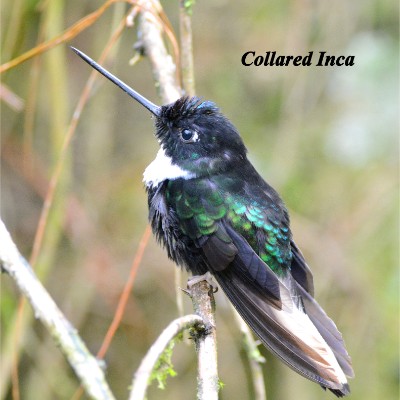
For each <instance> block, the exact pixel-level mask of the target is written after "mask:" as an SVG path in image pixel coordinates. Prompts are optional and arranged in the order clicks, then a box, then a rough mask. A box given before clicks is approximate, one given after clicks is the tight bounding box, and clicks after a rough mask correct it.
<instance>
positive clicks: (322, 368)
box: [214, 257, 353, 397]
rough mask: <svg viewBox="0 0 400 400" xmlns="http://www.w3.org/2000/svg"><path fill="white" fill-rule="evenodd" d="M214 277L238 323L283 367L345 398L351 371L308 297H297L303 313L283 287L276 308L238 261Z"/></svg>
mask: <svg viewBox="0 0 400 400" xmlns="http://www.w3.org/2000/svg"><path fill="white" fill-rule="evenodd" d="M264 268H265V264H264ZM214 275H215V277H216V279H217V281H218V283H219V285H220V286H221V288H222V289H223V291H224V292H225V293H226V295H227V296H228V298H229V299H230V301H231V302H232V304H233V305H234V307H235V308H236V310H237V311H238V312H239V314H240V315H241V316H242V318H243V319H244V320H245V321H246V322H247V324H248V325H249V326H250V327H251V328H252V329H253V331H254V332H255V333H256V335H257V336H258V337H259V338H260V340H261V341H262V342H263V344H264V345H265V346H266V347H267V348H269V349H270V350H271V351H272V352H273V353H274V354H275V355H276V356H278V357H279V358H280V359H281V360H282V361H283V362H284V363H286V364H287V365H288V366H289V367H291V368H292V369H293V370H295V371H296V372H298V373H299V374H301V375H303V376H304V377H306V378H308V379H310V380H312V381H314V382H317V383H319V384H320V385H321V386H322V387H323V388H327V389H329V390H331V391H332V392H333V393H334V394H335V395H337V396H338V397H342V396H345V395H347V394H348V393H349V392H350V389H349V386H348V383H347V379H346V376H345V374H348V375H350V376H352V375H353V371H352V369H351V364H350V359H349V357H348V355H347V352H346V350H345V349H344V345H343V342H342V339H341V335H340V333H339V332H338V331H337V329H336V327H335V325H334V324H333V322H332V321H331V320H330V319H329V318H328V317H327V316H326V314H325V313H324V311H323V310H322V309H321V307H320V306H319V305H318V303H316V302H315V300H314V299H313V298H312V297H311V296H310V295H309V294H308V293H306V292H305V291H304V293H305V294H304V293H302V292H297V293H299V294H300V296H301V297H303V296H304V300H305V301H304V308H305V309H303V307H302V306H301V304H302V302H301V301H299V298H297V299H296V296H293V288H289V289H290V290H289V289H288V288H287V286H285V285H284V284H282V290H281V303H282V304H281V307H279V306H277V305H276V304H274V303H271V301H270V298H269V296H266V295H265V292H264V291H263V290H262V289H261V288H260V285H259V284H258V282H256V281H254V280H253V279H249V276H248V274H246V267H245V266H244V265H243V260H241V259H240V257H236V258H235V260H234V261H233V262H232V263H231V264H230V265H229V267H228V268H226V269H225V270H223V271H218V272H215V273H214ZM293 285H294V286H296V283H295V282H294V281H293ZM295 292H296V290H295ZM299 305H300V306H299ZM307 313H310V317H309V316H308V315H307Z"/></svg>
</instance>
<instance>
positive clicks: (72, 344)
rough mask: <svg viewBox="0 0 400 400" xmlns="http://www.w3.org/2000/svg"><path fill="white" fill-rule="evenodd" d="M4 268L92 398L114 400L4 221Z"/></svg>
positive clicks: (0, 234)
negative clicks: (21, 252)
mask: <svg viewBox="0 0 400 400" xmlns="http://www.w3.org/2000/svg"><path fill="white" fill-rule="evenodd" d="M0 266H1V268H2V269H3V270H4V271H6V272H8V274H9V275H10V276H11V277H12V278H13V279H14V281H15V283H16V285H17V286H18V289H19V290H20V291H21V292H22V293H23V294H24V295H25V296H26V297H27V299H28V300H29V302H30V303H31V305H32V308H33V311H34V313H35V316H36V318H38V319H40V320H41V321H42V323H43V324H44V325H45V326H46V328H47V330H48V331H49V332H50V334H51V335H52V336H53V338H54V340H55V342H56V344H57V345H58V346H59V347H60V348H61V351H62V352H63V353H64V355H65V356H66V358H67V359H68V362H69V363H70V365H71V367H72V368H73V369H74V370H75V373H76V374H77V376H78V377H79V379H80V381H81V383H82V385H83V386H84V388H85V389H86V392H87V394H88V395H89V397H90V398H92V399H96V400H114V396H113V394H112V393H111V390H110V388H109V387H108V384H107V382H106V381H105V378H104V373H103V371H102V369H101V368H100V366H99V363H98V361H97V359H96V358H95V357H93V356H92V355H91V354H90V352H89V350H88V349H87V348H86V346H85V344H84V343H83V341H82V339H81V338H80V337H79V335H78V333H77V331H76V330H75V329H74V328H73V326H72V325H71V324H70V323H69V322H68V321H67V319H66V318H65V317H64V315H63V314H62V312H61V311H60V309H59V308H58V307H57V305H56V304H55V302H54V301H53V299H52V298H51V297H50V295H49V294H48V293H47V291H46V289H45V288H44V287H43V286H42V284H41V283H40V282H39V280H38V279H37V278H36V276H35V273H34V272H33V270H32V268H31V266H30V265H29V263H28V262H27V261H26V260H25V259H24V258H23V257H22V255H21V254H20V253H19V251H18V249H17V247H16V245H15V244H14V242H13V241H12V239H11V236H10V234H9V233H8V231H7V229H6V227H5V225H4V223H3V221H1V220H0Z"/></svg>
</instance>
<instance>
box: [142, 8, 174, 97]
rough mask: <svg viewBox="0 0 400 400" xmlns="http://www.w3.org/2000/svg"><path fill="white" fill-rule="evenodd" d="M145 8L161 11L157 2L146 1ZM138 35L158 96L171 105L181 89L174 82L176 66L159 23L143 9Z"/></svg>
mask: <svg viewBox="0 0 400 400" xmlns="http://www.w3.org/2000/svg"><path fill="white" fill-rule="evenodd" d="M146 8H147V9H153V10H154V11H158V12H159V11H160V10H162V8H161V5H160V3H159V2H158V1H157V0H148V1H147V2H146ZM139 35H140V38H141V40H142V42H143V47H144V49H145V54H146V56H147V57H148V58H149V60H150V63H151V69H152V71H153V77H154V80H155V85H156V88H157V90H158V94H159V96H160V97H161V100H162V102H163V104H167V103H172V102H173V101H175V100H177V99H178V98H179V97H181V88H180V87H179V85H178V82H177V80H176V65H175V64H174V61H173V59H172V57H171V55H170V54H169V53H168V51H167V49H166V47H165V44H164V40H163V37H162V26H161V25H160V22H159V21H158V20H157V19H156V18H155V17H154V15H153V13H151V12H150V11H146V9H145V8H144V9H143V11H142V12H141V13H140V16H139Z"/></svg>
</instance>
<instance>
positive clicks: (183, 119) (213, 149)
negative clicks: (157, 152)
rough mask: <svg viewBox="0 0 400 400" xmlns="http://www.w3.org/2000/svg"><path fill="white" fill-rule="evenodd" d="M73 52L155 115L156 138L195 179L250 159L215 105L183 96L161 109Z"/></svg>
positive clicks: (240, 140)
mask: <svg viewBox="0 0 400 400" xmlns="http://www.w3.org/2000/svg"><path fill="white" fill-rule="evenodd" d="M72 49H73V50H74V51H75V52H76V53H77V54H78V55H79V56H80V57H81V58H82V59H83V60H85V61H86V62H87V63H88V64H89V65H91V66H92V67H93V68H94V69H96V70H97V71H99V72H100V73H101V74H103V75H104V76H105V77H106V78H108V79H109V80H111V81H112V82H113V83H114V84H116V85H117V86H118V87H120V88H121V89H122V90H124V91H125V92H126V93H127V94H128V95H130V96H131V97H133V98H134V99H135V100H136V101H138V102H139V103H140V104H141V105H142V106H144V107H145V108H147V109H148V110H149V111H150V112H151V113H152V114H153V115H154V117H155V127H156V137H157V139H158V141H159V144H160V146H161V148H162V150H163V153H164V154H165V156H167V157H168V159H170V162H171V164H172V165H174V166H177V167H179V168H181V169H182V170H184V171H187V172H188V174H190V175H191V176H205V175H208V174H215V173H219V172H224V171H226V170H228V169H230V168H232V167H233V166H234V165H237V164H238V163H241V162H242V161H243V160H245V159H246V148H245V146H244V144H243V141H242V139H241V137H240V135H239V133H238V131H237V130H236V128H235V127H234V126H233V124H232V123H231V122H230V121H229V120H228V119H227V118H226V117H225V116H224V115H223V114H222V113H221V112H220V111H219V109H218V107H217V106H216V105H215V104H214V103H212V102H210V101H202V100H201V99H199V98H198V97H181V98H180V99H178V100H176V101H175V102H174V103H171V104H167V105H164V106H161V107H159V106H157V105H155V104H153V103H152V102H150V101H149V100H147V99H146V98H145V97H143V96H142V95H140V94H139V93H137V92H136V91H135V90H133V89H132V88H130V87H129V86H127V85H126V84H125V83H123V82H122V81H121V80H119V79H118V78H117V77H115V76H114V75H112V74H111V73H110V72H108V71H107V70H106V69H104V68H103V67H101V66H100V65H99V64H97V63H96V62H95V61H93V60H92V59H91V58H90V57H88V56H87V55H86V54H84V53H82V52H81V51H80V50H77V49H75V48H72Z"/></svg>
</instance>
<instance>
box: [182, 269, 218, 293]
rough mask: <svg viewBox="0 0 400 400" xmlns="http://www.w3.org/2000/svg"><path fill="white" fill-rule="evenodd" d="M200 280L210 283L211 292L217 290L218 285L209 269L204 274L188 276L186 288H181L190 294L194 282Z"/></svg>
mask: <svg viewBox="0 0 400 400" xmlns="http://www.w3.org/2000/svg"><path fill="white" fill-rule="evenodd" d="M202 281H206V282H207V283H208V284H209V285H210V288H211V290H212V292H213V293H217V292H218V285H217V283H216V282H215V280H214V277H213V276H212V274H211V273H210V272H209V271H208V272H206V273H205V274H204V275H196V276H192V277H191V278H189V279H188V281H187V289H188V290H184V289H182V290H183V291H184V292H185V293H187V294H190V291H191V289H192V286H193V285H195V284H196V283H199V282H202Z"/></svg>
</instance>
